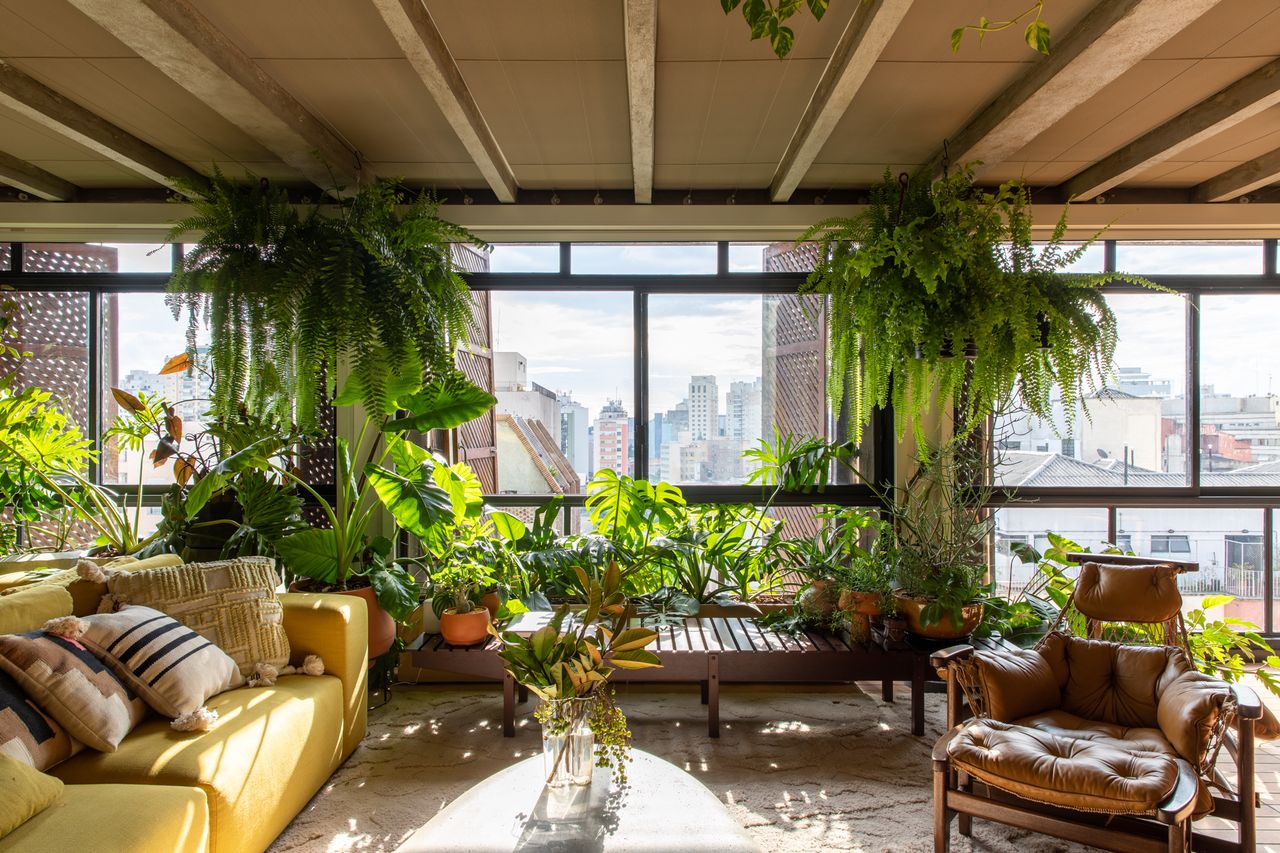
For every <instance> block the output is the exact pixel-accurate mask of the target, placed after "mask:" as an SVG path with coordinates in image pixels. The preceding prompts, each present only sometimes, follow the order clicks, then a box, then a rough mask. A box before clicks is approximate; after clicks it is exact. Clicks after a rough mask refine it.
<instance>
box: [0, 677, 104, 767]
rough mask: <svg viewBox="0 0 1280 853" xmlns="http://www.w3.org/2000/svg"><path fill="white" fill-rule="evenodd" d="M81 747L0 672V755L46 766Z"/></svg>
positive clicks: (34, 765) (69, 755)
mask: <svg viewBox="0 0 1280 853" xmlns="http://www.w3.org/2000/svg"><path fill="white" fill-rule="evenodd" d="M82 749H84V744H82V743H80V742H79V741H75V740H72V739H71V736H70V735H69V734H67V730H66V729H64V728H63V727H62V726H60V725H58V722H57V720H54V719H53V718H52V717H50V716H49V715H47V714H45V712H44V711H42V710H40V706H39V705H37V704H36V703H35V702H32V701H31V697H30V696H28V695H27V694H26V692H25V691H23V689H22V688H21V687H19V686H18V682H16V681H14V680H13V679H12V678H10V677H9V675H8V674H7V673H5V672H0V755H7V756H9V757H10V758H16V759H17V760H18V761H21V762H22V763H24V764H30V765H31V766H32V767H34V768H35V769H37V770H48V769H49V768H50V767H52V766H53V765H55V764H57V763H59V762H61V761H65V760H67V759H68V758H70V757H71V756H73V755H75V754H76V753H77V752H79V751H80V750H82Z"/></svg>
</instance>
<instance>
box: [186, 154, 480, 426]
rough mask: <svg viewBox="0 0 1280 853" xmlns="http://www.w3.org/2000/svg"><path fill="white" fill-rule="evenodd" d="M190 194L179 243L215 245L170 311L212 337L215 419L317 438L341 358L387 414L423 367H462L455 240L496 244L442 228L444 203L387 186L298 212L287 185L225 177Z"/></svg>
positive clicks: (466, 311)
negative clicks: (252, 416) (187, 238)
mask: <svg viewBox="0 0 1280 853" xmlns="http://www.w3.org/2000/svg"><path fill="white" fill-rule="evenodd" d="M183 189H184V193H185V194H187V195H188V196H189V197H190V203H191V205H192V206H193V208H194V211H195V212H194V213H193V214H192V215H191V216H189V217H187V218H185V219H183V220H181V221H180V222H178V223H177V224H176V225H174V227H173V230H172V231H171V232H170V234H169V239H171V240H176V239H178V238H180V237H181V236H182V235H184V234H188V233H191V232H196V233H199V234H201V235H202V236H201V237H200V241H199V242H198V243H196V244H195V246H194V247H193V248H192V250H191V251H190V252H189V253H188V254H187V255H186V256H185V258H184V259H183V262H182V264H181V266H180V267H179V269H178V270H177V271H176V272H175V273H174V275H173V278H172V279H171V280H170V283H169V290H170V294H169V297H168V301H169V305H170V307H171V308H172V309H173V311H174V315H175V316H178V315H180V314H181V313H182V312H184V311H185V312H186V314H187V316H188V319H189V323H190V328H189V331H188V346H189V348H190V349H192V350H194V348H195V333H196V330H197V328H198V327H199V325H200V323H201V322H206V323H207V324H208V325H209V327H210V331H211V339H212V345H211V349H210V361H211V362H212V368H213V375H214V388H213V411H214V415H215V417H221V418H231V417H234V416H236V415H237V414H238V412H239V411H240V409H241V408H242V407H246V408H248V409H249V410H250V411H254V412H256V413H259V414H261V415H263V416H264V417H267V418H269V419H270V420H271V421H273V422H275V423H276V424H278V425H281V426H288V425H289V424H291V423H296V424H297V425H298V426H300V427H301V428H303V429H304V430H309V429H311V428H313V427H314V426H315V424H316V419H317V413H318V411H320V407H321V406H323V405H324V404H326V403H327V402H329V401H331V400H332V399H333V398H334V396H335V394H336V391H337V388H336V381H337V376H338V364H339V362H340V361H349V363H350V365H351V383H350V384H351V386H352V387H354V388H357V389H358V390H359V394H358V396H359V400H358V401H359V402H362V403H363V404H364V405H365V406H366V408H367V409H369V410H370V411H372V412H375V413H387V412H389V411H391V410H392V409H393V404H394V402H395V399H396V397H398V396H400V395H402V394H404V393H411V392H412V391H414V390H415V389H416V388H418V387H419V386H420V385H421V384H422V381H423V374H424V371H425V373H426V375H427V376H428V377H433V376H443V375H446V374H447V373H449V372H450V371H451V370H452V368H453V353H454V350H455V348H456V347H457V346H458V345H459V344H462V343H465V341H466V339H467V337H468V332H469V331H470V329H471V325H472V323H473V320H472V313H471V300H470V291H469V290H468V288H467V285H466V282H465V281H463V279H462V277H461V276H460V275H459V274H458V269H457V266H456V264H455V262H454V255H453V247H452V244H453V243H469V244H472V245H476V246H484V245H485V244H484V243H483V242H481V241H480V240H479V239H477V238H476V237H474V236H473V235H472V234H470V233H469V232H468V231H466V230H465V229H464V228H461V227H460V226H457V225H453V224H452V223H449V222H446V221H444V220H442V219H440V218H439V216H438V215H437V213H438V209H439V203H438V202H437V201H436V200H435V199H434V198H433V197H431V196H429V195H426V194H421V195H418V196H415V197H407V196H406V195H405V194H404V193H403V192H402V191H401V190H400V189H399V188H398V186H397V184H396V183H395V182H394V181H390V180H384V181H379V182H377V183H375V184H373V185H371V186H368V187H365V188H364V189H362V190H361V191H360V192H359V193H357V194H356V195H354V196H352V197H351V198H348V199H346V200H344V201H343V202H342V203H341V205H340V206H339V207H338V208H337V209H336V210H334V209H333V208H331V207H330V208H324V209H322V208H321V207H320V206H319V205H314V204H313V205H309V206H303V205H297V206H295V205H293V204H291V203H290V202H289V199H288V196H287V193H286V191H285V190H284V189H283V188H280V187H274V186H271V185H270V184H268V183H267V182H266V181H250V182H241V181H234V180H231V179H230V178H228V177H226V176H225V175H223V174H222V173H221V172H219V171H217V170H216V169H215V171H214V175H213V177H212V179H210V180H209V182H208V183H207V185H205V184H202V185H200V186H195V185H191V186H185V185H184V188H183ZM351 402H356V401H355V400H353V401H351Z"/></svg>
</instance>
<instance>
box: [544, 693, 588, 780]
mask: <svg viewBox="0 0 1280 853" xmlns="http://www.w3.org/2000/svg"><path fill="white" fill-rule="evenodd" d="M591 702H592V700H590V699H554V700H552V701H550V702H548V703H547V704H548V706H549V708H550V710H549V713H548V715H547V718H546V722H544V723H543V724H542V761H543V769H544V770H545V771H546V776H547V787H549V788H565V787H568V786H570V785H590V784H591V768H592V767H594V766H595V735H594V734H592V732H591V726H590V724H589V719H590V716H591Z"/></svg>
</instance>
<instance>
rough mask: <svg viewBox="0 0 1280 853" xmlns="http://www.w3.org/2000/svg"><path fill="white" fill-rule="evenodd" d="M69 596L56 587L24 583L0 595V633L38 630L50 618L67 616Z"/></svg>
mask: <svg viewBox="0 0 1280 853" xmlns="http://www.w3.org/2000/svg"><path fill="white" fill-rule="evenodd" d="M71 606H72V601H71V596H70V595H69V594H68V593H67V591H66V590H65V589H61V588H59V587H56V586H43V585H40V586H28V587H23V588H21V589H15V590H14V591H13V594H12V595H5V596H0V634H21V633H22V632H24V631H38V630H40V626H42V625H44V623H46V622H48V621H49V620H50V619H57V618H58V617H59V616H70V615H71Z"/></svg>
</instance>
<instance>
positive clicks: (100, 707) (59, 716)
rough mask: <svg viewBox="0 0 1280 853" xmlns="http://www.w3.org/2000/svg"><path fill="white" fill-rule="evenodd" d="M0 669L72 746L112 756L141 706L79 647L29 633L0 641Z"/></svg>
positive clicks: (144, 709) (142, 713)
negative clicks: (80, 745) (62, 730)
mask: <svg viewBox="0 0 1280 853" xmlns="http://www.w3.org/2000/svg"><path fill="white" fill-rule="evenodd" d="M0 669H3V670H4V671H5V672H6V673H8V674H9V675H10V676H12V677H13V680H14V681H16V682H18V684H19V685H21V687H22V689H23V690H25V691H26V692H27V694H28V695H29V696H30V697H31V698H32V699H34V700H35V701H36V703H37V704H38V705H39V706H40V707H41V708H42V709H43V710H44V711H45V712H47V713H48V714H49V716H50V717H53V718H54V719H55V720H57V721H58V723H59V724H61V725H62V726H63V727H65V728H66V730H67V731H68V732H69V733H70V734H71V736H72V737H74V738H75V739H76V740H78V741H80V742H81V743H83V744H85V745H86V746H89V747H92V748H93V749H96V750H98V751H99V752H115V751H116V747H117V746H119V745H120V741H122V740H124V736H125V735H127V734H128V733H129V732H130V731H132V730H133V727H134V726H136V725H137V724H138V723H139V722H140V721H141V720H142V718H143V717H144V716H146V714H147V706H146V703H144V702H143V701H142V698H141V697H140V696H138V694H136V693H134V692H133V690H131V689H130V688H129V687H128V686H127V685H125V684H124V683H122V682H121V681H120V679H119V678H117V677H116V675H115V673H113V672H112V671H111V670H110V669H108V668H107V666H106V664H104V663H103V662H102V661H100V660H98V658H97V657H95V656H94V654H93V652H91V651H89V650H88V649H87V648H85V647H84V645H82V644H81V643H80V642H78V641H76V640H69V639H66V638H64V637H59V636H54V635H52V634H45V633H44V632H43V631H31V632H29V633H26V634H3V635H0Z"/></svg>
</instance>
